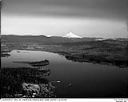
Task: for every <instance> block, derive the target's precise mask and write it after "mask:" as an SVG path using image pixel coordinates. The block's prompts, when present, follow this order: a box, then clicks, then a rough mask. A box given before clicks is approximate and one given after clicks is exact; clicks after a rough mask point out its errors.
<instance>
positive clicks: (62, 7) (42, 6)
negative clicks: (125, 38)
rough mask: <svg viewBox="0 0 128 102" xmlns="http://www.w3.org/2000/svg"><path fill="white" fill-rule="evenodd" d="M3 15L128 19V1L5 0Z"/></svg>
mask: <svg viewBox="0 0 128 102" xmlns="http://www.w3.org/2000/svg"><path fill="white" fill-rule="evenodd" d="M3 2H4V3H3V6H4V7H3V9H2V13H3V14H4V13H6V14H14V15H30V16H62V17H65V16H66V17H90V18H108V19H109V18H113V19H127V18H126V17H127V16H128V13H127V11H128V6H127V4H128V0H4V1H3Z"/></svg>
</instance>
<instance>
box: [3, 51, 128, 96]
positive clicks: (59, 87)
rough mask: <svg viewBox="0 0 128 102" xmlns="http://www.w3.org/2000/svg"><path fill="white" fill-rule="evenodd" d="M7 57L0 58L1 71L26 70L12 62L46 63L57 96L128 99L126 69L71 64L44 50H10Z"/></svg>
mask: <svg viewBox="0 0 128 102" xmlns="http://www.w3.org/2000/svg"><path fill="white" fill-rule="evenodd" d="M10 55H11V56H9V57H2V58H1V62H2V63H1V64H2V65H1V66H2V68H22V67H30V66H29V65H27V64H23V63H14V62H15V61H41V60H45V59H47V60H49V61H50V65H48V66H44V67H47V68H48V69H50V70H51V74H50V75H49V76H47V78H48V79H49V80H51V81H56V80H59V81H61V82H60V83H55V86H56V94H57V97H128V68H119V67H116V66H110V65H100V64H93V63H87V62H84V63H80V62H73V61H70V60H67V59H66V58H65V57H64V56H62V55H59V54H57V53H51V52H45V51H27V50H13V51H11V52H10Z"/></svg>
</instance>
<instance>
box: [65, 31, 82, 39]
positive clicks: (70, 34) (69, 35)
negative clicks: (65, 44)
mask: <svg viewBox="0 0 128 102" xmlns="http://www.w3.org/2000/svg"><path fill="white" fill-rule="evenodd" d="M63 37H66V38H82V37H80V36H78V35H76V34H74V33H72V32H69V33H67V34H66V35H65V36H63Z"/></svg>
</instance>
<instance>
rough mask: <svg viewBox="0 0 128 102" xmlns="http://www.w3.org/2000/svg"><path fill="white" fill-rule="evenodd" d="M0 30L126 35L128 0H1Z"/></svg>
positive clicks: (85, 34) (84, 34)
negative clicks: (0, 26)
mask: <svg viewBox="0 0 128 102" xmlns="http://www.w3.org/2000/svg"><path fill="white" fill-rule="evenodd" d="M1 12H2V19H1V24H2V28H1V30H2V33H3V34H19V35H25V34H27V35H28V34H31V35H38V34H43V35H58V36H63V35H65V34H66V33H68V32H73V33H75V34H77V35H79V36H82V37H83V36H85V37H109V38H110V37H128V31H127V30H128V29H127V22H128V13H127V12H128V0H3V1H2V11H1Z"/></svg>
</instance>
